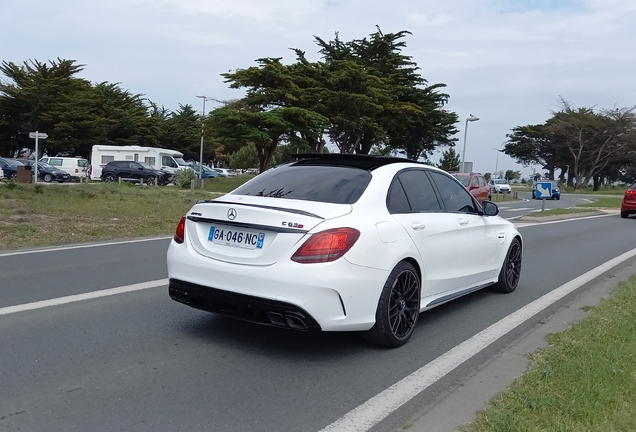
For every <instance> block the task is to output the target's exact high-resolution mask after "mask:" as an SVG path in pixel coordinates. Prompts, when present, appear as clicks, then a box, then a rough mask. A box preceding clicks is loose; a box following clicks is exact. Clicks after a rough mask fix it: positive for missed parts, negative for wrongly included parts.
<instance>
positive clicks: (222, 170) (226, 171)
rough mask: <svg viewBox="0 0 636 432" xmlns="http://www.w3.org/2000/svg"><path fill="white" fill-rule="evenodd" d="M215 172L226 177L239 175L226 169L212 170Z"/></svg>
mask: <svg viewBox="0 0 636 432" xmlns="http://www.w3.org/2000/svg"><path fill="white" fill-rule="evenodd" d="M212 169H213V170H214V171H216V172H218V173H221V174H223V175H225V177H238V173H237V172H236V171H234V170H231V169H226V168H212Z"/></svg>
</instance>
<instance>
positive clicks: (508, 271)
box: [493, 238, 523, 293]
mask: <svg viewBox="0 0 636 432" xmlns="http://www.w3.org/2000/svg"><path fill="white" fill-rule="evenodd" d="M522 255H523V251H522V249H521V242H520V241H519V239H518V238H515V239H514V240H513V241H512V243H511V244H510V248H508V253H507V254H506V258H505V259H504V262H503V265H502V266H501V271H500V272H499V280H498V281H497V283H496V284H495V285H494V286H493V289H494V290H495V291H498V292H501V293H511V292H513V291H514V290H516V289H517V285H519V279H520V278H521V258H522Z"/></svg>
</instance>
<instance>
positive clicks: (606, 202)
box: [578, 195, 623, 209]
mask: <svg viewBox="0 0 636 432" xmlns="http://www.w3.org/2000/svg"><path fill="white" fill-rule="evenodd" d="M622 202H623V196H622V195H621V196H620V197H616V198H594V199H593V201H592V202H591V203H589V204H579V205H578V207H595V208H615V209H619V208H621V203H622Z"/></svg>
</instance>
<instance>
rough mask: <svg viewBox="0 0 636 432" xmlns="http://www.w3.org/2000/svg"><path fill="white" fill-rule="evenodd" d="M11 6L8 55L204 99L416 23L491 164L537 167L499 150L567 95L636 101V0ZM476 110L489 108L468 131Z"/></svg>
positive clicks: (2, 40)
mask: <svg viewBox="0 0 636 432" xmlns="http://www.w3.org/2000/svg"><path fill="white" fill-rule="evenodd" d="M0 17H2V25H0V60H2V61H7V62H14V63H18V64H21V63H23V62H25V61H27V60H38V61H40V62H44V61H48V60H55V59H57V58H60V59H73V60H76V61H77V63H79V64H82V65H85V68H84V70H83V71H82V72H81V73H80V74H79V75H78V76H80V77H82V78H85V79H87V80H89V81H91V82H102V81H108V82H111V83H119V84H120V86H121V87H122V88H124V89H127V90H129V91H131V92H132V93H141V94H144V95H145V97H147V98H148V99H150V100H151V101H153V102H154V103H157V104H158V105H160V106H164V107H165V108H167V109H170V110H177V109H178V108H179V105H185V104H190V105H192V106H193V107H194V108H195V109H197V110H199V111H201V110H202V109H203V107H202V99H197V98H196V96H197V95H205V96H208V97H210V98H214V99H217V100H228V99H237V98H240V97H242V95H243V91H242V90H236V89H230V88H229V87H228V85H227V84H226V83H224V82H223V78H222V77H221V76H220V74H221V73H225V72H228V71H233V70H236V69H242V68H247V67H250V66H253V65H255V60H256V59H258V58H262V57H282V58H283V62H285V63H291V62H293V61H294V57H295V56H294V53H293V52H292V51H291V50H290V48H300V49H302V50H304V51H306V53H307V57H308V58H309V59H310V60H319V55H318V53H317V51H318V50H317V46H316V45H315V42H314V36H318V37H320V38H322V39H327V40H329V39H333V37H334V35H335V33H336V32H338V33H339V35H340V38H341V39H342V40H345V41H348V40H352V39H360V38H363V37H365V36H367V35H369V34H371V33H374V32H375V31H376V26H379V27H380V29H381V30H382V32H384V33H394V32H398V31H401V30H407V31H409V32H411V33H412V35H410V36H408V37H407V38H406V39H405V42H406V44H407V47H406V48H405V50H404V51H403V52H404V54H406V55H409V56H412V58H413V60H414V61H415V62H416V63H417V65H418V66H419V68H420V74H421V76H422V77H424V78H425V79H426V80H427V81H428V83H429V84H436V83H444V84H446V86H447V87H446V88H445V89H443V91H444V92H446V93H448V94H449V95H450V99H449V104H448V105H447V106H446V109H448V110H450V111H453V112H455V113H457V115H458V116H459V119H460V120H459V123H458V124H457V128H458V129H459V133H458V134H457V135H456V138H457V145H456V151H458V152H460V153H461V152H462V150H463V147H464V142H465V144H466V155H465V156H466V161H467V162H468V161H470V162H473V170H474V171H477V172H482V173H485V172H493V171H495V169H497V170H508V169H513V170H519V171H521V172H522V173H523V174H524V175H529V174H530V173H532V170H533V168H532V167H522V166H521V165H518V164H516V163H515V161H514V160H513V159H511V158H510V157H508V156H506V155H504V154H503V153H499V152H498V151H497V150H498V149H501V148H502V144H503V143H504V142H505V141H506V134H508V133H510V131H511V129H512V128H514V127H515V126H522V125H528V124H538V123H543V122H545V121H546V120H548V119H549V118H550V117H551V115H552V114H551V113H552V111H555V110H558V109H559V100H560V99H561V98H563V99H564V100H567V101H568V102H569V103H571V105H572V106H573V107H596V108H598V109H603V108H607V109H610V108H614V107H618V108H623V107H632V106H634V105H636V82H635V79H634V77H635V76H636V73H635V72H636V50H634V47H633V44H634V43H635V42H636V1H635V0H444V1H439V0H391V1H387V0H224V1H221V0H99V1H95V0H2V1H1V2H0ZM1 78H2V77H0V79H1ZM216 106H219V104H218V103H215V102H214V101H209V102H207V104H206V111H209V110H210V109H213V108H214V107H216ZM471 114H472V115H474V116H476V117H478V118H479V120H478V121H474V122H470V123H468V130H467V131H466V124H467V123H466V119H467V118H468V117H469V116H470V115H471ZM466 132H467V133H466ZM464 137H466V141H464ZM439 157H440V153H439V152H438V153H436V154H435V155H433V156H432V157H431V160H432V161H433V162H437V161H438V160H439ZM534 169H535V170H537V171H540V167H534Z"/></svg>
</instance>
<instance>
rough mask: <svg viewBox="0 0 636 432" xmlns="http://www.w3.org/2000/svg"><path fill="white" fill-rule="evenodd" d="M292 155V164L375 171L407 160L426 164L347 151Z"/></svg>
mask: <svg viewBox="0 0 636 432" xmlns="http://www.w3.org/2000/svg"><path fill="white" fill-rule="evenodd" d="M292 157H293V158H296V159H297V160H296V161H294V162H292V163H291V164H290V165H292V166H303V165H311V166H315V165H337V166H346V167H351V168H360V169H363V170H367V171H373V170H374V169H376V168H379V167H381V166H385V165H389V164H393V163H405V162H406V163H415V164H421V165H424V164H422V163H421V162H417V161H414V160H411V159H406V158H400V157H394V156H370V155H359V154H345V153H315V154H314V153H302V154H293V155H292Z"/></svg>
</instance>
